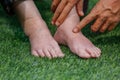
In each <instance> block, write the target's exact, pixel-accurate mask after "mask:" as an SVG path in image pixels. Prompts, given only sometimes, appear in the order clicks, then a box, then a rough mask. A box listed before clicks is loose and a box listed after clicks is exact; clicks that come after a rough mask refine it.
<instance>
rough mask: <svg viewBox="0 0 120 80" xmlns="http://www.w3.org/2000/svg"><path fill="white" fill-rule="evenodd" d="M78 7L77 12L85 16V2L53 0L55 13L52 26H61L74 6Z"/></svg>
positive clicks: (79, 0)
mask: <svg viewBox="0 0 120 80" xmlns="http://www.w3.org/2000/svg"><path fill="white" fill-rule="evenodd" d="M75 5H76V6H77V7H76V9H77V12H78V14H79V15H80V16H83V15H84V13H83V10H82V9H83V0H53V1H52V6H51V9H52V11H53V12H54V16H53V18H52V24H54V25H56V26H60V25H61V24H62V23H63V22H64V20H65V19H66V17H67V15H68V14H69V13H70V11H71V9H72V8H73V7H74V6H75Z"/></svg>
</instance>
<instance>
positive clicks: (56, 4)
mask: <svg viewBox="0 0 120 80" xmlns="http://www.w3.org/2000/svg"><path fill="white" fill-rule="evenodd" d="M60 1H61V0H52V5H51V10H52V11H53V12H55V10H56V8H57V6H58V5H59V3H60Z"/></svg>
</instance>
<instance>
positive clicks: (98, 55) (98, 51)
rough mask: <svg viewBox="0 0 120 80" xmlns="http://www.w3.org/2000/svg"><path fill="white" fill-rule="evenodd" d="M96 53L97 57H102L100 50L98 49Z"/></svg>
mask: <svg viewBox="0 0 120 80" xmlns="http://www.w3.org/2000/svg"><path fill="white" fill-rule="evenodd" d="M96 53H97V57H100V55H101V50H100V49H99V48H97V47H96Z"/></svg>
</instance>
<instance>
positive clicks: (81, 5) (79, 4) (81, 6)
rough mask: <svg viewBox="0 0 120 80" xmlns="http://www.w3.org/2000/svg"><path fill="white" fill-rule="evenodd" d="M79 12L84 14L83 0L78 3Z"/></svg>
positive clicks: (80, 14)
mask: <svg viewBox="0 0 120 80" xmlns="http://www.w3.org/2000/svg"><path fill="white" fill-rule="evenodd" d="M76 9H77V13H78V15H79V16H84V12H83V0H80V1H79V2H78V3H77V5H76Z"/></svg>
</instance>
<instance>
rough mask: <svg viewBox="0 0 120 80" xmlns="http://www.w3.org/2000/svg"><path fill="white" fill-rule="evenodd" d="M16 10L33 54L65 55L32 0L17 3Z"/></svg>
mask: <svg viewBox="0 0 120 80" xmlns="http://www.w3.org/2000/svg"><path fill="white" fill-rule="evenodd" d="M15 12H16V14H17V15H18V17H19V19H20V22H21V24H22V26H23V29H24V31H25V34H26V35H27V36H28V37H29V40H30V43H31V52H32V54H33V55H35V56H41V57H48V58H54V57H63V56H64V55H63V53H62V52H61V50H60V48H59V46H58V44H57V42H56V41H55V40H54V39H53V38H52V36H51V34H50V32H49V30H48V28H47V25H46V23H45V22H44V20H43V19H42V17H41V15H40V14H39V12H38V10H37V8H36V6H35V4H34V2H33V1H32V0H25V1H19V2H17V3H15Z"/></svg>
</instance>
